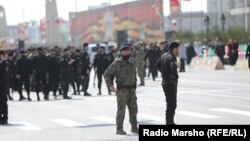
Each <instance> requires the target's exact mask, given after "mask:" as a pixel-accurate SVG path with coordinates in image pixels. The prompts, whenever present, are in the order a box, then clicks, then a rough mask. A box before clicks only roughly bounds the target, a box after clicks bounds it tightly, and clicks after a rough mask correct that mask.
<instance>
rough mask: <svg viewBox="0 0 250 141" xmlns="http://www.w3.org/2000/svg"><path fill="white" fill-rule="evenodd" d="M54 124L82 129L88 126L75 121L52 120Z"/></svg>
mask: <svg viewBox="0 0 250 141" xmlns="http://www.w3.org/2000/svg"><path fill="white" fill-rule="evenodd" d="M51 121H52V122H55V123H59V124H61V125H63V126H66V127H80V126H81V127H82V126H87V125H85V124H82V123H80V122H76V121H73V120H69V119H51Z"/></svg>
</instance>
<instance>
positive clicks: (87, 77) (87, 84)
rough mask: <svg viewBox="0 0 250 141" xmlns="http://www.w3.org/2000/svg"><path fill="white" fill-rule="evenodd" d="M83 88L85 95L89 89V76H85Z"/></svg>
mask: <svg viewBox="0 0 250 141" xmlns="http://www.w3.org/2000/svg"><path fill="white" fill-rule="evenodd" d="M82 87H83V91H84V93H87V90H88V88H89V74H86V75H83V79H82Z"/></svg>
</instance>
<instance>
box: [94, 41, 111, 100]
mask: <svg viewBox="0 0 250 141" xmlns="http://www.w3.org/2000/svg"><path fill="white" fill-rule="evenodd" d="M97 46H98V45H97ZM108 63H109V62H108V57H107V54H105V49H104V47H98V48H97V54H96V55H95V58H94V70H95V71H96V73H97V79H98V89H99V93H98V95H101V94H102V91H101V87H102V76H103V75H104V72H105V70H106V68H107V67H108Z"/></svg>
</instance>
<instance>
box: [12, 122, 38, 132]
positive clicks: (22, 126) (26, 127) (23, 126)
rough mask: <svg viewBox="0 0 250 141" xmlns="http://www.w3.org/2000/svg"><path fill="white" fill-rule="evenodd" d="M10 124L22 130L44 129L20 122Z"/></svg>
mask: <svg viewBox="0 0 250 141" xmlns="http://www.w3.org/2000/svg"><path fill="white" fill-rule="evenodd" d="M10 124H12V125H14V126H17V127H18V128H19V129H21V130H25V131H30V130H41V129H42V128H40V127H38V126H35V125H32V124H30V123H27V122H24V121H18V122H10Z"/></svg>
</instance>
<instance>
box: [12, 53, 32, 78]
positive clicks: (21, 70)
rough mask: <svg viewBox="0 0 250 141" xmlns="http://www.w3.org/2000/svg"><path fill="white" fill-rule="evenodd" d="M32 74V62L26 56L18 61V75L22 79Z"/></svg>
mask: <svg viewBox="0 0 250 141" xmlns="http://www.w3.org/2000/svg"><path fill="white" fill-rule="evenodd" d="M31 73H32V66H31V61H30V60H29V59H28V58H27V57H26V56H24V55H22V56H21V58H20V59H18V60H17V63H16V74H18V75H21V76H22V77H28V76H29V75H30V74H31Z"/></svg>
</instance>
